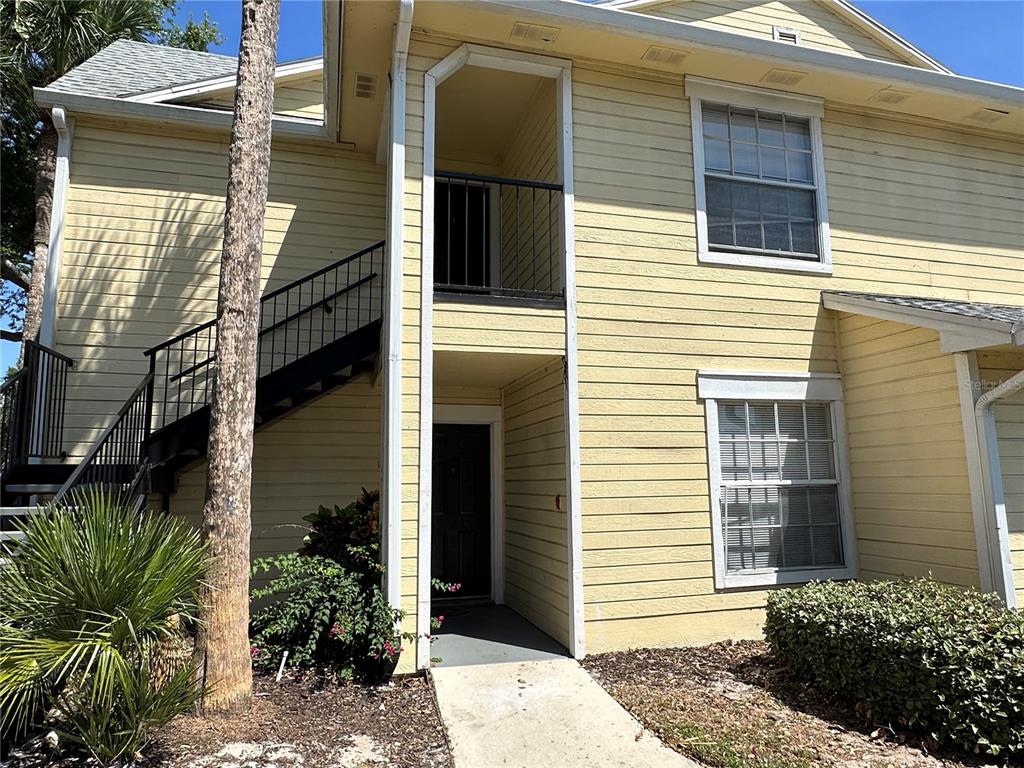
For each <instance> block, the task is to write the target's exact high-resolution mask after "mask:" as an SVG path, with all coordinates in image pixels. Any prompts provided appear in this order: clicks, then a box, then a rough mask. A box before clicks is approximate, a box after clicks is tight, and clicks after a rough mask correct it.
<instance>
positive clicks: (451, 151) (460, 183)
mask: <svg viewBox="0 0 1024 768" xmlns="http://www.w3.org/2000/svg"><path fill="white" fill-rule="evenodd" d="M555 126H556V120H555V87H554V82H553V81H552V80H551V79H550V78H544V77H537V76H533V75H526V74H521V73H517V72H508V71H503V70H494V69H485V68H481V67H475V66H466V67H463V68H462V69H461V70H459V71H458V72H457V73H455V74H454V75H452V76H451V77H450V78H448V79H447V80H446V81H444V82H443V83H442V84H441V85H440V86H439V88H438V92H437V133H436V135H437V140H436V156H435V167H436V171H435V174H434V185H435V186H434V283H435V286H434V288H435V295H437V296H438V297H439V298H449V299H455V300H466V299H468V298H470V297H495V298H499V299H510V300H534V301H542V302H550V303H561V302H562V301H563V290H562V288H563V286H562V249H563V242H562V227H561V217H562V186H561V184H560V183H558V179H557V172H558V150H557V143H556V139H557V137H556V131H555Z"/></svg>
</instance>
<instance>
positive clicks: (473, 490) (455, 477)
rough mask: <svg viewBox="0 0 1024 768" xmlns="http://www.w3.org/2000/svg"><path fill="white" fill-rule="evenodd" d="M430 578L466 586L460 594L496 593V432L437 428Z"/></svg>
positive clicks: (477, 426)
mask: <svg viewBox="0 0 1024 768" xmlns="http://www.w3.org/2000/svg"><path fill="white" fill-rule="evenodd" d="M431 526H432V531H433V532H432V539H433V541H432V547H431V566H430V575H431V577H432V578H435V579H440V580H441V581H443V582H446V583H449V584H461V585H462V589H460V590H459V591H458V592H457V593H455V594H448V595H441V594H439V593H438V592H437V591H436V590H435V591H434V594H435V595H436V596H437V597H442V596H444V597H484V596H488V595H490V594H491V428H490V427H489V426H488V425H486V424H435V425H434V491H433V516H432V519H431Z"/></svg>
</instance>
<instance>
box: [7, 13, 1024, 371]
mask: <svg viewBox="0 0 1024 768" xmlns="http://www.w3.org/2000/svg"><path fill="white" fill-rule="evenodd" d="M803 1H804V2H810V0H803ZM853 2H854V4H855V5H857V6H858V7H859V8H860V9H862V10H863V11H864V12H865V13H867V14H868V15H870V16H872V17H873V18H875V19H877V20H878V21H880V22H881V23H882V24H884V25H885V26H887V27H889V28H890V29H891V30H893V31H894V32H896V33H897V34H898V35H900V36H901V37H903V38H905V39H906V40H909V41H910V42H911V43H913V44H914V45H915V46H917V47H918V48H920V49H921V50H923V51H924V52H925V53H927V54H928V55H930V56H931V57H932V58H935V59H938V60H939V62H941V63H942V64H944V65H945V66H946V67H948V68H949V69H951V70H953V71H954V72H956V73H957V74H960V75H966V76H967V77H974V78H978V79H981V80H992V81H995V82H998V83H1007V84H1010V85H1017V86H1022V87H1024V0H853ZM241 9H242V4H241V1H240V0H183V2H181V4H180V6H179V11H178V12H179V15H180V18H181V19H182V20H183V19H186V18H188V15H189V14H190V13H191V14H192V15H193V16H194V17H196V18H202V15H203V12H204V11H207V12H208V13H209V14H210V18H212V19H214V20H215V21H217V23H218V24H219V25H220V29H221V32H223V34H224V38H225V39H224V43H223V44H222V45H219V46H216V47H214V48H213V49H212V50H213V51H214V52H216V53H225V54H230V55H236V54H237V53H238V38H239V32H240V30H241V24H242V13H241ZM322 14H323V11H322V5H321V0H283V2H282V5H281V31H280V35H279V40H278V59H279V60H280V61H293V60H295V59H302V58H308V57H310V56H319V55H320V54H321V53H322V51H323V40H322V37H323V36H322V34H321V30H322V25H323V15H322ZM16 357H17V346H16V345H14V344H11V343H10V342H4V343H3V344H2V345H0V359H2V368H0V375H2V373H3V371H6V369H7V366H8V365H13V364H14V362H15V360H16Z"/></svg>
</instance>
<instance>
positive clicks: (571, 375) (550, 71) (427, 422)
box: [416, 43, 585, 669]
mask: <svg viewBox="0 0 1024 768" xmlns="http://www.w3.org/2000/svg"><path fill="white" fill-rule="evenodd" d="M465 66H475V67H483V68H487V69H498V70H504V71H508V72H519V73H522V74H527V75H533V76H536V77H548V78H551V79H553V80H554V81H555V114H556V136H557V142H556V143H557V147H558V166H557V167H558V171H559V176H560V179H559V180H560V181H561V184H562V230H561V232H560V233H559V234H560V245H561V246H562V259H561V264H562V278H563V284H564V286H565V362H566V366H565V367H566V375H565V414H566V416H565V420H566V457H565V460H566V478H567V484H568V491H569V499H568V501H569V509H568V510H567V515H566V534H567V537H566V538H567V548H568V552H567V555H568V556H567V558H566V559H567V561H568V574H567V575H568V581H569V606H568V609H569V650H570V652H571V653H572V655H573V656H574V657H575V658H582V657H583V655H584V653H585V646H584V641H583V631H584V620H583V522H582V516H581V503H582V487H581V483H580V441H579V372H578V369H577V333H576V250H575V249H576V241H575V235H574V231H575V197H574V192H573V189H574V187H573V151H572V140H573V129H572V62H570V61H568V60H567V59H559V58H555V57H552V56H542V55H539V54H534V53H526V52H523V51H510V50H505V49H502V48H491V47H487V46H481V45H471V44H468V43H467V44H464V45H462V46H460V47H459V48H458V49H457V50H455V51H454V52H452V53H451V54H449V55H448V56H447V57H445V58H444V59H442V60H441V61H440V62H438V63H437V64H435V65H434V66H433V67H432V68H431V69H430V70H429V71H428V72H426V73H425V74H424V76H423V179H422V187H421V196H422V209H421V217H422V218H421V220H420V238H421V239H420V265H419V268H420V318H419V319H420V372H419V373H420V375H419V386H420V392H419V413H420V419H419V422H420V423H419V473H418V478H417V479H418V483H419V494H418V502H419V504H418V526H417V565H416V567H417V579H416V635H417V638H418V640H417V648H416V664H417V666H418V667H419V668H420V669H425V668H426V667H428V666H429V664H430V639H429V635H430V547H431V530H430V510H431V490H432V489H431V484H432V477H431V475H432V472H433V440H434V435H433V423H432V422H433V417H434V381H433V376H434V362H433V349H434V326H433V311H434V173H435V168H434V161H435V149H436V136H435V130H436V106H437V102H436V99H437V87H438V86H439V85H440V84H441V83H443V82H444V81H445V80H447V79H448V78H449V77H451V76H452V75H453V74H455V73H456V72H458V71H459V70H460V69H462V67H465Z"/></svg>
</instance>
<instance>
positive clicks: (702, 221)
mask: <svg viewBox="0 0 1024 768" xmlns="http://www.w3.org/2000/svg"><path fill="white" fill-rule="evenodd" d="M686 89H687V94H688V96H689V97H690V101H691V119H692V121H693V142H694V152H693V156H694V163H695V168H694V174H695V175H694V186H695V191H696V208H697V230H698V231H697V240H698V257H699V259H700V261H703V262H710V263H715V264H735V265H740V266H752V267H764V268H769V269H784V270H799V271H813V272H830V271H831V254H830V248H829V232H828V205H827V201H826V197H825V179H824V172H823V168H824V165H823V162H822V147H821V124H820V120H821V102H820V101H818V100H814V99H808V98H806V97H798V96H789V95H786V94H779V93H777V92H774V91H767V90H765V89H752V88H746V87H740V86H732V85H725V84H717V83H710V82H708V81H705V80H700V79H697V78H687V81H686Z"/></svg>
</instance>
